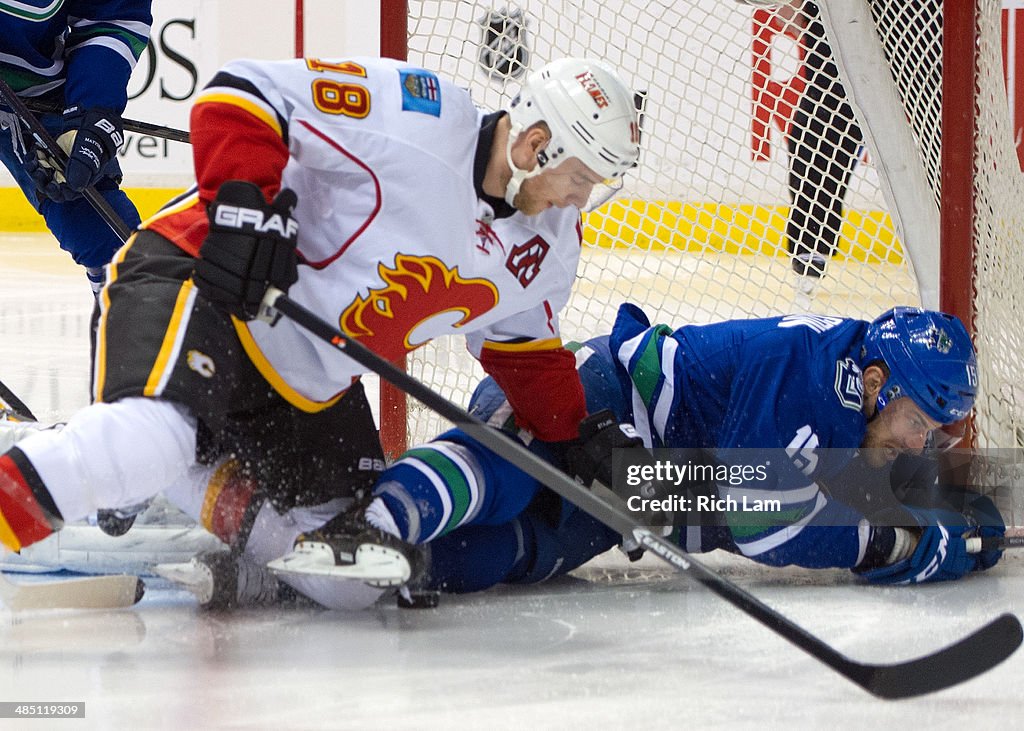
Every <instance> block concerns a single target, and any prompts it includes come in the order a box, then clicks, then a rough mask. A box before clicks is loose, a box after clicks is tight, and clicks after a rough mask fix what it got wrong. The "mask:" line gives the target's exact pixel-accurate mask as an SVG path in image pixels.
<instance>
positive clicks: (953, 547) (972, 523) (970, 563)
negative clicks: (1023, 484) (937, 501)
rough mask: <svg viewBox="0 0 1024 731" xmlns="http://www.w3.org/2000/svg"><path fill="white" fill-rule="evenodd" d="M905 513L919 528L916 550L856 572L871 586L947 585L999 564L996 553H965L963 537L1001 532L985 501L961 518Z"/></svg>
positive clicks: (925, 511) (934, 511)
mask: <svg viewBox="0 0 1024 731" xmlns="http://www.w3.org/2000/svg"><path fill="white" fill-rule="evenodd" d="M906 510H907V512H909V513H910V514H911V515H912V516H913V517H914V519H915V520H916V521H917V523H918V525H919V526H920V534H921V535H920V539H919V540H918V543H917V547H916V548H915V550H914V553H913V555H912V556H911V557H910V558H907V559H904V560H903V561H897V562H896V563H894V564H892V565H890V566H882V567H879V568H876V569H871V570H868V571H864V572H860V574H861V576H863V577H864V578H865V579H867V580H868V581H870V582H871V583H873V584H921V583H925V582H932V581H949V580H952V579H959V578H961V577H963V576H965V575H967V574H968V573H970V572H971V571H974V570H984V569H986V568H989V567H991V566H993V565H994V564H995V563H996V561H998V560H999V556H1000V555H1001V552H999V551H986V552H984V553H979V554H970V553H968V552H967V543H966V541H965V537H974V536H978V535H981V536H994V535H1002V533H1004V532H1005V530H1006V529H1005V526H1004V525H1003V522H1002V518H1001V517H1000V516H999V511H998V510H996V509H995V506H994V505H992V503H991V501H990V500H988V498H983V497H981V496H978V501H977V502H976V503H975V504H973V505H971V506H968V507H967V508H966V510H965V512H964V513H963V514H961V513H956V512H953V511H950V510H944V509H941V508H921V507H912V506H907V507H906ZM993 513H994V514H993ZM996 521H998V522H996Z"/></svg>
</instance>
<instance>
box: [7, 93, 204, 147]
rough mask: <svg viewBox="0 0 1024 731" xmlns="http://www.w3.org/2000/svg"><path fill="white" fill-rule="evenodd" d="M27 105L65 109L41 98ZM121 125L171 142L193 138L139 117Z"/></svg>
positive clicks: (56, 111)
mask: <svg viewBox="0 0 1024 731" xmlns="http://www.w3.org/2000/svg"><path fill="white" fill-rule="evenodd" d="M25 106H26V107H28V108H29V109H30V110H31V111H33V112H35V113H36V114H61V113H62V112H63V111H64V109H63V108H62V107H61V106H60V105H58V104H49V103H47V102H44V101H40V100H39V99H31V98H29V99H25ZM121 126H122V127H123V128H124V129H126V130H128V131H129V132H138V133H139V134H143V135H150V136H151V137H160V138H161V139H165V140H170V141H171V142H184V143H185V144H186V145H187V144H190V142H191V139H190V137H189V134H188V132H186V131H184V130H181V129H174V128H173V127H164V126H162V125H159V124H151V123H150V122H140V121H138V120H137V119H124V118H123V117H122V119H121Z"/></svg>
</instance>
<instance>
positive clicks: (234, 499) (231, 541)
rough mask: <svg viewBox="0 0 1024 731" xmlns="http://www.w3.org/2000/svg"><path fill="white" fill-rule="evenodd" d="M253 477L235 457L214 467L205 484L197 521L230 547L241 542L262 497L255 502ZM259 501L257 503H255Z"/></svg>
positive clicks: (244, 538) (245, 535) (247, 533)
mask: <svg viewBox="0 0 1024 731" xmlns="http://www.w3.org/2000/svg"><path fill="white" fill-rule="evenodd" d="M256 487H257V484H256V480H255V479H253V478H252V477H249V476H247V475H244V474H242V471H241V466H240V465H239V464H238V462H236V461H235V460H227V461H225V462H224V463H222V464H221V465H220V466H219V467H217V469H216V471H215V472H214V473H213V476H212V477H211V478H210V482H209V484H208V485H207V487H206V494H205V495H204V497H203V507H202V511H201V513H200V516H199V519H200V523H201V524H202V526H203V527H204V528H206V530H208V531H210V532H211V533H213V534H214V535H215V536H217V537H218V538H220V539H221V540H222V541H224V542H225V543H227V544H228V545H229V546H235V545H238V544H239V543H242V544H244V542H245V540H246V539H247V538H248V535H249V531H250V529H251V528H252V524H253V520H254V519H255V517H256V513H257V512H259V508H260V504H262V502H263V501H262V500H259V501H254V500H253V495H254V493H255V492H256ZM256 503H259V504H256Z"/></svg>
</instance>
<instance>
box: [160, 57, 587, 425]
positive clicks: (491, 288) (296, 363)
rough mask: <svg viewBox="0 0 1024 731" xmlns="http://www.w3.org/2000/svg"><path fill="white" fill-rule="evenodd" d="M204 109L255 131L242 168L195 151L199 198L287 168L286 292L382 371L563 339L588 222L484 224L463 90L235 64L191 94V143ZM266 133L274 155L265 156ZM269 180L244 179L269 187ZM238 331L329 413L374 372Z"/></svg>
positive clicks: (359, 74)
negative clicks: (291, 246) (443, 339)
mask: <svg viewBox="0 0 1024 731" xmlns="http://www.w3.org/2000/svg"><path fill="white" fill-rule="evenodd" d="M204 109H205V110H206V111H205V112H204V111H202V110H204ZM211 110H212V111H211ZM202 114H205V115H206V117H205V119H207V120H214V121H215V124H214V125H212V126H213V127H218V126H219V127H220V130H219V133H221V134H231V129H232V124H233V122H232V120H233V119H240V120H241V126H242V127H246V126H248V127H251V126H252V125H253V122H254V119H253V118H255V120H258V122H257V123H258V124H259V125H261V127H260V128H259V129H257V132H256V134H255V136H253V135H250V137H249V139H248V141H247V143H248V148H249V149H248V150H246V149H245V145H244V144H243V145H242V150H243V151H244V154H246V155H248V156H249V159H247V160H242V161H238V160H236V161H234V162H233V167H232V164H230V163H228V162H218V161H212V162H210V163H209V164H207V165H205V166H201V165H200V160H199V153H198V152H197V153H196V159H197V183H198V188H199V192H200V193H202V194H204V195H210V194H211V193H215V192H216V186H218V185H219V183H220V182H222V181H223V180H224V179H228V178H230V177H237V176H238V173H237V170H239V169H244V170H246V171H249V170H253V169H255V170H257V171H259V170H260V168H261V167H267V166H273V165H274V163H273V161H274V159H278V160H279V161H280V162H278V163H276V165H277V167H278V168H280V172H279V175H280V186H281V187H282V188H290V189H292V190H294V191H295V193H296V194H297V196H298V205H297V207H296V209H295V216H296V218H297V220H298V222H299V236H298V249H299V254H300V257H301V262H302V263H301V264H300V266H299V279H298V281H297V282H296V283H295V284H294V285H293V286H292V287H291V289H290V290H289V293H288V294H289V296H290V297H291V298H292V299H294V300H295V301H296V302H298V303H299V304H301V305H303V306H305V307H307V308H309V309H310V310H312V311H313V312H315V313H317V314H318V315H319V316H320V317H322V318H324V319H326V320H327V321H328V322H331V323H333V324H336V325H338V326H339V327H340V328H341V329H342V330H343V331H344V332H346V333H347V334H349V335H350V336H352V337H354V338H357V339H358V340H359V342H361V343H362V344H364V345H366V346H368V347H369V348H371V349H372V350H373V351H375V352H376V353H378V354H379V355H382V356H384V357H386V358H388V359H389V360H393V359H395V358H398V357H400V356H402V355H404V354H405V353H407V352H409V351H411V350H413V349H415V348H417V347H419V346H420V345H423V344H424V343H426V342H427V341H428V340H431V339H432V338H436V337H440V336H443V335H465V334H467V333H470V332H475V333H478V335H479V337H478V338H475V339H474V346H475V350H476V352H477V354H479V346H480V344H481V343H482V342H483V340H484V339H494V340H497V341H509V340H516V339H527V340H532V341H538V345H539V344H540V342H542V341H547V343H546V345H547V347H558V345H559V344H560V341H559V339H558V323H557V317H556V314H557V312H558V311H559V310H560V309H561V308H562V307H563V306H564V304H565V302H566V300H567V298H568V295H569V291H570V289H571V286H572V282H573V278H574V276H575V272H576V266H577V263H578V259H579V253H580V228H579V211H578V210H577V209H575V208H571V207H570V208H568V209H549V210H548V211H546V212H544V213H542V214H540V215H538V216H534V217H526V216H523V215H522V214H519V213H516V214H515V215H513V216H512V217H510V218H507V219H499V220H497V221H494V222H493V223H492V224H491V225H487V224H486V223H485V221H487V220H488V219H489V218H490V216H491V215H492V211H491V209H490V207H489V206H487V205H486V204H485V203H482V202H481V201H479V199H478V197H477V192H476V189H475V187H474V178H473V174H474V162H475V159H476V147H477V140H478V136H479V129H480V121H481V118H482V112H481V111H480V110H478V109H477V108H476V107H475V106H474V104H473V103H472V101H471V99H470V97H469V94H468V92H466V91H465V90H463V89H460V88H458V87H456V86H454V85H452V84H451V83H449V82H447V81H445V80H443V79H440V78H439V77H437V76H435V75H434V74H432V73H430V72H428V71H424V70H422V69H418V68H415V67H412V66H408V65H406V64H403V63H400V62H396V61H390V60H386V59H376V58H372V59H371V58H354V59H349V60H344V61H340V60H338V61H326V60H321V59H305V60H301V59H300V60H294V61H284V62H263V61H236V62H232V63H230V64H228V65H227V66H225V67H224V68H223V69H222V71H221V72H220V73H219V74H218V75H217V76H216V77H215V78H214V80H213V81H212V82H211V84H210V85H209V86H208V87H207V88H206V90H205V91H204V92H203V93H202V94H201V95H200V96H199V97H198V98H197V100H196V110H194V111H193V136H194V138H195V136H196V135H197V133H199V132H200V130H201V129H202V126H200V125H197V124H196V120H197V118H199V119H203V117H202V116H198V117H197V115H202ZM210 126H211V125H207V126H206V133H207V134H210ZM264 132H267V133H268V134H267V135H266V136H267V139H268V144H267V145H266V152H265V154H264V153H263V152H262V151H261V150H260V149H259V148H258V146H256V145H257V143H258V141H259V137H260V135H261V134H263V133H264ZM254 140H255V141H254ZM275 140H277V141H278V142H275ZM194 141H195V140H194ZM254 146H256V147H254ZM275 146H276V147H275ZM277 148H279V149H277ZM232 149H234V148H232ZM233 154H235V153H232V155H233ZM238 154H243V153H242V152H240V153H238ZM230 156H231V155H229V157H230ZM282 163H283V167H281V165H282ZM224 166H227V167H230V168H232V169H231V170H228V171H223V172H222V171H221V170H220V168H221V167H224ZM267 175H269V173H267V174H262V173H261V174H257V175H254V176H248V177H247V179H250V180H253V181H254V182H257V184H261V185H264V186H267V185H268V181H267V180H265V178H266V177H267ZM204 176H205V177H208V178H210V180H208V181H206V184H205V185H204V179H203V178H204ZM272 182H273V181H270V183H269V185H270V186H271V187H273V185H272ZM211 197H212V195H211ZM197 200H198V199H197V198H196V197H195V196H193V199H192V201H191V202H189V201H187V200H186V201H184V203H190V208H191V209H192V214H193V215H194V214H195V210H196V208H197V205H199V206H200V208H201V210H205V208H202V207H201V203H200V204H197ZM176 213H177V214H181V215H180V216H179V218H181V219H186V218H188V217H189V214H188V213H187V212H186V210H185V208H184V207H183V206H182V205H179V206H176V207H174V208H172V209H170V210H168V211H166V212H165V213H162V214H160V215H159V216H158V218H161V219H162V220H160V221H159V222H157V221H154V222H148V223H147V226H148V227H150V228H152V229H154V230H156V231H158V232H160V233H164V234H167V233H168V232H169V229H175V230H178V231H181V230H184V229H185V228H188V227H184V226H183V225H182V224H181V223H179V224H177V225H175V224H174V223H173V221H174V216H175V214H176ZM204 217H205V214H204ZM195 223H196V226H199V227H200V228H201V222H200V221H198V220H196V222H195ZM196 226H192V227H191V228H188V230H189V232H190V233H189V234H188V237H189V238H193V239H194V238H195V234H194V232H195V231H196V230H197V228H196ZM202 235H205V231H203V232H202ZM173 238H174V237H173V236H172V239H173ZM180 238H181V237H179V239H180ZM199 241H201V239H199ZM178 243H179V245H182V246H183V247H184V248H189V246H188V245H186V244H182V243H181V241H180V240H179V241H178ZM192 245H193V248H195V249H197V244H196V242H193V244H192ZM193 253H194V252H193ZM238 329H239V334H240V336H241V337H242V342H243V345H244V346H245V348H246V351H247V352H248V354H249V356H250V357H251V358H252V360H253V361H254V362H255V363H256V365H257V367H258V368H259V369H260V370H261V372H262V373H263V374H264V376H265V377H266V378H267V379H268V381H270V382H271V383H272V384H273V385H274V387H275V388H276V389H277V390H278V391H279V392H280V393H281V394H282V395H283V396H285V397H286V398H287V399H288V400H289V401H291V402H292V403H293V404H295V405H296V406H298V407H300V408H304V409H307V410H315V409H317V408H320V407H321V406H322V405H324V404H325V403H329V402H331V401H332V400H333V399H335V398H336V397H337V396H338V395H339V394H340V393H342V392H343V391H344V390H345V389H346V388H348V386H349V385H350V384H351V382H352V379H353V377H355V376H357V375H359V374H360V373H361V372H364V371H365V369H364V368H363V367H362V366H360V365H359V364H358V363H356V362H354V361H352V360H351V359H349V358H347V357H345V356H344V355H343V354H341V353H340V352H339V351H338V350H336V349H335V348H333V347H331V346H330V345H328V344H326V343H324V342H322V341H321V340H319V339H318V338H317V337H315V336H312V335H310V334H309V333H308V332H306V331H305V330H304V329H302V328H301V327H299V326H298V325H296V324H294V323H292V322H291V321H289V320H288V319H287V318H282V319H281V320H280V321H279V322H278V323H277V324H276V325H274V326H273V327H271V326H270V325H269V324H267V323H264V322H260V321H254V322H250V323H244V324H242V323H240V324H239V325H238Z"/></svg>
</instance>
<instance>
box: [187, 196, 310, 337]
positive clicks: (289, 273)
mask: <svg viewBox="0 0 1024 731" xmlns="http://www.w3.org/2000/svg"><path fill="white" fill-rule="evenodd" d="M297 202H298V200H297V198H296V196H295V193H294V191H291V190H288V189H282V190H281V192H280V193H278V194H277V197H276V198H274V202H273V203H269V204H268V203H267V202H266V199H264V197H263V193H262V192H261V191H260V189H259V188H258V187H256V186H255V185H253V184H252V183H248V182H244V181H241V180H229V181H227V182H226V183H224V184H223V185H221V186H220V189H219V190H218V191H217V197H216V198H215V199H214V201H213V202H212V203H211V204H210V208H209V210H208V214H209V217H210V233H209V234H208V235H207V237H206V240H205V241H204V242H203V245H202V248H200V249H199V258H198V259H197V260H196V265H195V271H194V273H193V279H194V280H195V283H196V286H197V287H198V288H199V291H200V292H201V293H202V294H203V296H204V297H206V299H208V300H209V301H211V302H213V303H214V304H215V305H217V306H218V307H221V308H222V309H224V310H225V311H227V312H229V313H231V314H232V315H234V316H235V317H237V318H239V319H241V320H252V319H253V318H255V317H257V316H258V315H259V311H260V303H261V302H262V301H263V296H264V295H265V294H266V292H267V289H268V288H269V287H271V286H274V287H277V288H278V289H280V290H282V291H284V292H287V291H288V288H289V287H290V286H291V285H292V284H294V283H295V280H296V279H298V278H299V274H298V254H297V253H296V251H295V244H296V241H297V239H298V230H299V226H298V223H297V222H296V220H295V219H294V218H293V217H292V211H293V210H294V208H295V204H296V203H297Z"/></svg>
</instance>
